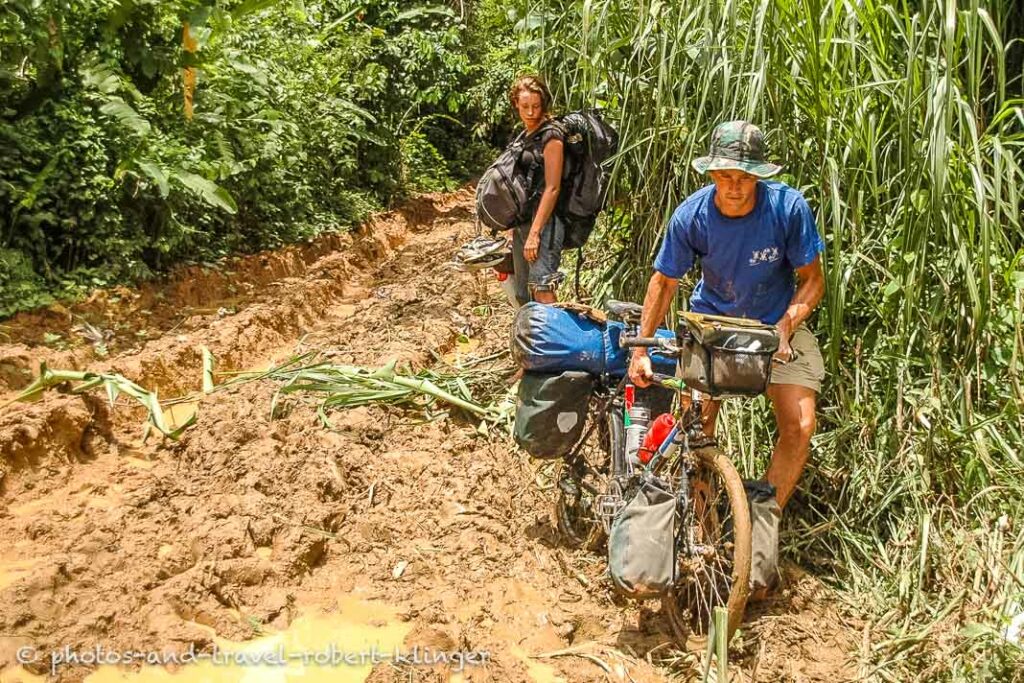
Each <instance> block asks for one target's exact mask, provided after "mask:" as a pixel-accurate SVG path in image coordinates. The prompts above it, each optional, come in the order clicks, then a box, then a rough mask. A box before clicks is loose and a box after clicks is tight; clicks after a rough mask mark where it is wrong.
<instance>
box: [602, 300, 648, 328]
mask: <svg viewBox="0 0 1024 683" xmlns="http://www.w3.org/2000/svg"><path fill="white" fill-rule="evenodd" d="M643 311H644V307H643V306H641V305H640V304H634V303H631V302H629V301H609V302H608V315H610V316H612V317H615V318H618V319H619V320H621V321H622V322H624V323H626V324H627V325H636V324H638V323H639V322H640V315H641V314H642V313H643Z"/></svg>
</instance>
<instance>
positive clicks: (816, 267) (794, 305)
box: [778, 256, 825, 360]
mask: <svg viewBox="0 0 1024 683" xmlns="http://www.w3.org/2000/svg"><path fill="white" fill-rule="evenodd" d="M796 276H797V280H798V284H797V288H796V292H794V293H793V298H792V299H790V301H789V307H788V308H787V309H786V312H785V313H784V314H783V315H782V318H780V319H779V322H778V328H779V336H780V337H781V338H782V341H783V343H784V346H780V351H783V350H788V349H789V338H790V337H792V336H793V330H795V329H796V328H798V327H800V325H801V324H802V323H803V322H804V321H805V320H807V318H809V317H810V315H811V313H812V312H813V311H814V309H815V308H817V307H818V304H819V303H821V299H822V297H823V296H824V295H825V273H824V272H823V271H822V269H821V257H820V256H818V257H817V258H815V259H814V260H813V261H811V262H810V263H808V264H807V265H806V266H802V267H800V268H797V269H796ZM784 355H789V354H784ZM783 360H787V359H786V358H784V359H783Z"/></svg>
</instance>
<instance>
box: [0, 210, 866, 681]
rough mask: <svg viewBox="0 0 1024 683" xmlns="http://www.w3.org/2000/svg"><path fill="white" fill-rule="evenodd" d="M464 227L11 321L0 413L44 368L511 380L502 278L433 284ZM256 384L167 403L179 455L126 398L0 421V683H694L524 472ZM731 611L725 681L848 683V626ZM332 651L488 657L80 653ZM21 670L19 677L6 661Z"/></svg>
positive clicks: (45, 406)
mask: <svg viewBox="0 0 1024 683" xmlns="http://www.w3.org/2000/svg"><path fill="white" fill-rule="evenodd" d="M471 205H472V194H471V192H469V191H463V192H460V193H456V194H453V195H444V196H431V197H425V198H421V199H419V200H417V201H415V202H413V203H411V204H410V205H409V206H408V207H406V208H404V209H403V210H401V211H396V212H393V213H390V214H386V215H383V216H380V217H377V218H376V219H374V220H371V221H370V222H369V223H368V224H367V225H365V226H364V227H363V228H362V229H361V230H360V231H359V232H358V233H356V234H353V235H345V236H331V237H325V238H323V239H321V240H319V241H318V242H316V243H315V244H310V245H306V246H302V247H295V248H289V249H284V250H281V251H278V252H273V253H267V254H261V255H257V256H253V257H247V258H244V259H237V260H235V261H231V262H229V263H228V264H226V265H225V266H223V267H222V268H221V269H219V270H217V269H204V268H199V267H195V268H190V269H185V270H182V271H179V272H178V273H177V274H176V275H175V276H174V277H173V278H172V279H171V280H170V281H168V282H165V283H161V284H154V285H151V286H148V287H145V288H143V289H139V290H129V289H118V290H111V291H106V292H100V293H97V294H96V295H95V296H94V297H92V298H91V299H90V300H89V301H88V302H84V303H82V304H79V305H76V306H74V307H72V308H71V309H70V310H68V309H65V308H63V307H60V306H54V307H51V309H48V310H44V311H39V312H36V313H32V314H25V315H21V316H19V317H17V318H15V319H13V320H10V321H7V322H5V323H3V326H2V327H0V343H2V346H0V403H2V402H3V401H5V400H6V399H7V398H9V397H10V396H12V395H13V394H14V392H15V391H16V390H17V389H19V388H21V387H23V386H25V385H26V384H27V383H28V382H29V381H30V380H31V378H32V376H33V373H34V372H35V371H36V369H37V366H38V363H39V361H40V360H46V361H47V362H48V363H49V364H50V365H51V367H55V368H64V369H71V368H76V369H91V370H112V371H116V372H119V373H122V374H124V375H125V376H127V377H129V378H130V379H132V380H134V381H136V382H138V383H139V384H141V385H143V386H145V387H147V388H149V389H156V390H158V391H159V394H160V396H161V397H162V398H164V399H166V398H171V397H175V396H181V395H185V394H189V393H192V392H197V391H198V390H199V389H200V382H201V368H202V362H201V357H200V353H199V350H198V349H199V347H200V345H205V346H207V347H208V348H209V349H210V350H211V351H212V353H213V355H214V356H215V357H216V359H217V361H218V365H217V371H218V373H226V372H229V371H232V370H244V369H254V368H264V367H267V366H268V364H270V363H274V362H278V361H281V360H283V359H286V358H288V357H290V356H293V355H294V354H295V353H296V352H297V351H304V350H311V349H318V350H321V351H323V352H324V353H326V354H328V355H329V357H330V358H331V360H332V361H334V362H338V363H356V364H361V365H368V366H378V365H381V364H383V363H384V362H386V361H388V360H393V359H398V360H401V361H405V362H409V363H411V364H412V366H413V367H415V368H424V367H441V368H444V367H446V366H447V365H449V364H451V363H457V362H462V363H465V362H473V361H474V359H481V358H487V359H488V360H487V361H485V363H486V364H485V365H483V367H493V368H496V369H501V368H506V370H505V371H506V372H507V373H508V374H511V372H510V369H509V368H508V364H509V361H508V358H507V357H505V356H503V355H502V352H503V350H504V349H505V348H506V332H507V329H508V325H509V321H510V318H511V309H510V308H509V307H508V305H507V304H506V303H504V301H503V298H502V296H501V293H500V290H499V289H498V287H497V284H496V283H494V282H485V281H478V280H475V279H474V277H473V276H471V275H467V274H462V273H456V272H453V271H452V270H450V269H448V268H446V267H445V266H444V263H445V262H446V261H447V260H448V259H449V258H450V256H451V254H452V252H453V250H454V249H455V248H456V247H457V245H458V244H460V243H461V242H463V241H465V240H466V239H468V238H469V237H471V236H472V234H473V230H474V228H473V224H472V220H471V218H472V217H471ZM83 321H85V322H88V323H90V324H91V325H92V327H93V328H95V330H96V331H98V332H99V334H100V336H99V337H96V334H95V333H94V332H90V331H89V329H88V328H87V327H85V326H84V325H83ZM76 327H77V329H73V328H76ZM88 334H92V335H93V337H92V339H89V338H87V336H86V335H88ZM226 376H227V375H223V374H219V375H218V378H219V379H220V378H224V377H226ZM278 386H279V385H277V384H274V383H272V382H269V381H262V382H251V383H245V384H240V385H238V386H236V387H232V388H230V389H226V390H224V391H218V392H216V393H214V394H211V395H208V396H205V397H202V398H200V399H199V400H198V401H197V402H194V403H187V404H182V405H179V406H177V407H176V408H175V414H174V415H169V416H168V417H169V418H172V419H177V420H181V419H183V418H184V417H185V416H187V414H190V413H191V412H192V411H197V421H196V423H195V425H194V426H192V427H190V428H189V429H188V430H186V431H185V432H184V434H183V435H182V437H181V439H180V440H179V441H178V442H172V441H169V440H163V439H159V438H154V437H150V438H149V439H148V440H147V441H145V442H144V441H143V440H142V438H141V425H142V422H143V419H144V417H145V415H144V411H142V410H140V409H139V408H137V407H135V406H133V405H132V404H130V403H129V402H128V401H127V399H125V398H123V397H122V398H121V399H119V400H118V402H117V404H116V405H115V407H114V408H113V410H111V409H110V408H109V407H108V405H107V403H106V399H105V397H104V396H102V394H101V393H97V394H96V395H86V396H69V395H62V394H59V393H56V392H51V393H49V394H47V395H46V396H45V397H44V398H43V399H42V400H40V401H38V402H35V403H31V404H15V405H13V406H10V407H7V408H5V409H2V410H0V538H2V539H3V543H2V546H0V681H4V682H5V683H6V682H7V681H15V680H21V681H36V680H45V678H44V677H43V676H41V675H39V674H43V673H45V672H46V670H47V669H48V667H49V664H50V659H49V657H50V653H51V651H55V650H56V651H58V652H65V653H66V654H67V653H71V652H73V653H77V654H78V655H79V658H80V660H81V661H80V662H79V663H78V664H69V665H65V666H62V667H60V669H59V670H58V672H57V673H58V679H59V680H61V681H80V680H83V679H85V680H89V681H92V682H94V683H96V682H102V681H122V680H123V681H140V682H141V681H155V680H161V681H243V680H245V681H265V680H266V681H284V680H305V681H313V680H331V681H364V680H365V681H371V682H377V683H380V682H383V681H513V682H525V681H567V682H589V681H604V680H612V681H667V680H693V679H695V678H696V677H697V676H698V674H697V673H695V672H697V671H699V664H700V658H701V654H699V653H689V652H684V651H680V650H678V649H677V648H676V647H674V646H673V645H672V642H671V641H672V639H671V634H670V631H669V628H668V624H667V622H666V621H665V619H664V618H663V617H662V615H661V614H660V611H659V606H658V604H657V602H656V601H654V602H652V603H645V604H643V605H639V606H638V605H635V604H627V603H624V602H622V601H621V600H619V599H617V598H615V597H613V596H612V594H611V592H610V590H609V588H608V586H607V585H606V584H605V583H604V582H603V581H602V578H601V576H602V569H603V566H602V563H601V561H600V559H599V558H597V557H594V556H592V555H588V554H586V553H575V552H573V551H570V550H568V549H567V548H565V547H564V546H562V545H561V544H560V543H559V539H558V537H557V534H556V533H555V530H554V528H553V525H552V523H551V521H550V515H549V510H550V508H551V500H552V493H551V491H550V489H549V482H548V480H547V479H546V477H545V474H546V472H545V467H544V466H543V464H542V463H535V462H531V461H530V460H529V459H528V458H527V457H526V456H524V455H522V454H520V453H517V452H516V451H515V450H514V449H513V448H511V447H510V445H509V444H508V443H507V442H505V441H504V440H503V439H502V438H500V437H496V436H482V435H481V434H479V433H477V432H476V431H475V430H474V427H473V425H471V424H466V423H460V422H458V421H455V420H439V421H435V422H428V423H423V422H422V419H421V417H420V416H419V415H415V414H411V413H405V412H402V411H400V410H398V409H395V408H385V407H369V408H358V409H354V410H350V411H347V412H338V413H334V414H333V415H332V420H333V422H334V425H335V427H336V430H335V431H330V430H327V429H325V428H324V427H323V426H322V425H321V423H320V421H319V419H318V417H317V414H316V407H315V404H314V403H311V402H310V403H306V402H303V401H295V402H293V403H292V404H290V405H289V406H288V407H289V410H286V411H282V412H283V413H284V414H283V415H281V416H279V417H278V418H277V419H274V420H271V419H270V414H269V413H270V403H271V398H272V396H273V394H274V391H275V390H276V389H277V387H278ZM748 617H749V619H748V623H747V624H745V626H744V629H743V631H742V636H741V638H739V639H738V640H737V641H734V646H733V652H732V665H731V669H730V674H731V676H732V679H733V680H743V681H748V680H751V679H752V678H754V679H756V680H761V681H829V682H832V681H838V680H844V679H856V678H857V673H858V666H859V665H858V657H859V654H858V653H859V652H860V651H861V649H862V648H863V645H862V642H861V640H862V638H861V630H860V629H861V627H862V624H860V622H858V621H857V620H856V619H854V618H852V617H850V616H847V615H845V614H844V612H843V610H842V609H840V608H839V607H837V603H836V601H835V600H833V598H832V596H831V595H830V593H829V591H828V590H827V589H826V588H825V587H824V586H823V585H822V584H821V583H820V582H819V581H818V580H816V579H814V578H812V577H809V576H803V575H801V574H800V573H799V572H798V571H796V570H793V571H791V572H790V576H789V577H788V585H787V588H786V589H785V590H784V591H783V592H782V593H781V594H780V596H779V597H777V598H776V599H774V600H772V601H770V602H768V603H765V604H763V605H760V606H757V607H752V608H751V609H750V610H749V611H748ZM332 644H333V645H334V646H335V648H336V650H338V651H352V652H359V651H369V649H370V648H371V647H372V646H377V647H378V648H379V649H380V650H381V651H388V652H392V651H394V649H395V648H397V649H398V650H399V651H401V652H405V653H408V652H411V651H412V649H413V648H414V647H417V646H418V647H419V648H420V651H421V652H422V651H425V649H426V648H429V649H430V650H431V651H433V652H451V651H466V652H474V651H486V653H487V657H488V661H487V664H486V665H484V666H467V667H465V669H464V670H463V671H462V672H461V673H459V672H458V671H457V669H458V668H459V667H458V665H457V663H450V664H449V665H448V666H444V665H436V666H432V667H427V666H415V665H411V664H408V663H406V664H403V663H395V662H380V663H377V664H376V665H374V664H373V663H372V662H367V661H365V659H364V661H363V662H362V663H357V664H351V663H349V664H341V665H339V666H322V665H318V664H317V663H316V662H313V661H311V660H308V659H307V660H306V661H303V660H298V659H292V660H289V661H288V662H287V666H281V665H272V664H264V665H263V666H249V667H237V666H236V667H229V666H215V665H214V664H213V663H212V662H211V661H209V660H206V661H203V662H199V663H190V664H187V665H182V666H180V667H175V666H174V665H173V664H172V666H171V667H170V669H171V670H174V669H175V668H177V672H176V673H175V674H174V675H170V674H169V673H168V671H167V670H166V669H164V668H161V667H146V668H145V669H144V670H142V671H141V672H139V671H137V669H138V667H130V668H125V667H112V666H105V667H96V666H94V665H92V664H91V663H90V662H89V657H88V656H87V655H88V653H89V652H96V648H101V651H102V652H103V653H121V652H127V651H135V652H143V653H148V652H175V653H179V654H184V653H188V652H199V653H203V652H206V653H210V652H211V651H213V649H214V648H215V647H216V648H218V649H219V651H221V652H226V651H232V650H233V651H242V652H250V653H259V652H264V653H266V652H272V651H275V650H278V651H286V652H290V653H301V652H307V653H315V652H322V651H325V650H326V649H327V648H329V647H330V646H331V645H332ZM64 648H68V650H64ZM19 653H20V658H21V659H22V660H28V659H31V658H33V657H34V658H36V661H33V662H28V663H27V664H26V665H25V666H19V665H18V659H19ZM31 653H34V655H32V656H29V655H30V654H31ZM300 674H302V677H301V678H300V677H299V675H300Z"/></svg>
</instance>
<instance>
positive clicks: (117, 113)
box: [100, 97, 151, 135]
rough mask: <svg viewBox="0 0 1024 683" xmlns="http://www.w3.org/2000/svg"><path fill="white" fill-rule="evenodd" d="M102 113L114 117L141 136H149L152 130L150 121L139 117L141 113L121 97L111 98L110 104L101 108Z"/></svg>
mask: <svg viewBox="0 0 1024 683" xmlns="http://www.w3.org/2000/svg"><path fill="white" fill-rule="evenodd" d="M100 111H101V112H103V113H104V114H106V115H107V116H113V117H114V118H116V119H117V120H118V121H120V122H121V123H122V124H124V125H125V126H127V127H128V128H131V129H132V130H133V131H135V132H136V133H138V134H139V135H149V131H150V129H151V126H150V125H149V121H147V120H146V119H144V118H142V117H141V116H139V113H138V112H137V111H135V110H134V109H132V107H131V105H129V104H128V103H127V102H125V101H124V100H122V99H121V98H120V97H113V98H111V100H110V101H109V102H107V103H106V104H104V105H103V106H102V107H100Z"/></svg>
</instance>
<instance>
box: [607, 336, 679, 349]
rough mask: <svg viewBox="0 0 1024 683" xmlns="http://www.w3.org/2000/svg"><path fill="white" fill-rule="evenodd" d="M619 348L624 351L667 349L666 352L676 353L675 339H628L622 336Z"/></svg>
mask: <svg viewBox="0 0 1024 683" xmlns="http://www.w3.org/2000/svg"><path fill="white" fill-rule="evenodd" d="M619 346H621V347H622V348H624V349H651V348H654V349H665V350H666V351H675V350H677V349H676V344H675V340H674V339H669V338H667V337H626V336H622V337H620V338H619Z"/></svg>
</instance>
